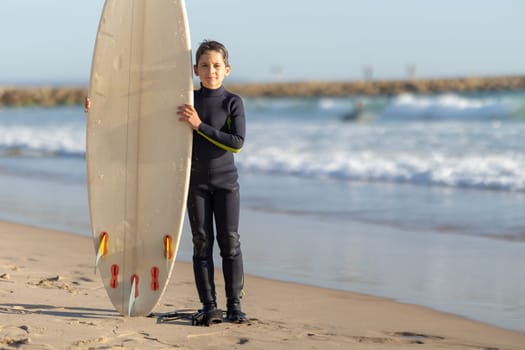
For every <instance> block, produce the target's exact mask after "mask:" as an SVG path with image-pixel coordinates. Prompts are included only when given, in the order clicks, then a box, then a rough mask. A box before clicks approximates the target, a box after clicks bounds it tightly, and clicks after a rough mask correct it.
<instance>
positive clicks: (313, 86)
mask: <svg viewBox="0 0 525 350" xmlns="http://www.w3.org/2000/svg"><path fill="white" fill-rule="evenodd" d="M227 88H228V89H230V90H231V91H233V92H235V93H238V94H239V95H241V96H245V97H256V96H265V97H310V96H311V97H320V96H353V95H398V94H401V93H407V92H408V93H419V94H433V93H444V92H468V91H511V90H525V76H502V77H465V78H450V79H415V80H373V81H350V82H322V81H318V82H314V81H310V82H308V81H307V82H280V83H243V84H239V83H237V84H235V83H231V84H227ZM85 96H87V89H86V88H85V87H31V86H22V87H0V106H7V107H11V106H14V107H17V106H37V105H38V106H58V105H81V104H82V103H83V101H84V98H85Z"/></svg>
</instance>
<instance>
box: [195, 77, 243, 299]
mask: <svg viewBox="0 0 525 350" xmlns="http://www.w3.org/2000/svg"><path fill="white" fill-rule="evenodd" d="M194 105H195V109H196V110H197V112H198V114H199V117H200V119H201V121H202V123H201V124H200V126H199V129H198V130H197V131H194V137H193V153H192V166H191V179H190V188H189V195H188V215H189V219H190V224H191V230H192V235H193V270H194V274H195V282H196V285H197V290H198V292H199V298H200V300H201V302H202V303H203V305H213V304H215V305H216V296H215V283H214V273H213V268H214V266H213V242H214V232H213V218H214V217H215V226H216V230H217V242H218V245H219V248H220V254H221V257H222V270H223V274H224V282H225V288H226V298H227V299H228V306H230V305H233V304H235V303H237V304H238V303H239V298H240V293H241V290H242V288H243V262H242V253H241V247H240V242H239V233H238V226H239V206H240V205H239V184H238V182H237V179H238V174H237V168H236V167H235V163H234V157H233V153H236V152H239V151H240V149H241V147H242V146H243V143H244V137H245V112H244V105H243V102H242V100H241V98H240V97H239V96H237V95H235V94H232V93H230V92H229V91H227V90H225V89H224V87H221V88H219V89H216V90H211V89H207V88H205V87H201V89H200V90H197V91H195V94H194Z"/></svg>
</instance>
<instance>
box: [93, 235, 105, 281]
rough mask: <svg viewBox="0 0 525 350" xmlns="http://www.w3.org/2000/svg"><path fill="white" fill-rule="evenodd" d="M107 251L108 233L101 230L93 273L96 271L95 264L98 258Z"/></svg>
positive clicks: (96, 264)
mask: <svg viewBox="0 0 525 350" xmlns="http://www.w3.org/2000/svg"><path fill="white" fill-rule="evenodd" d="M107 252H108V233H107V232H102V233H101V234H100V242H99V244H98V252H97V259H96V261H95V274H96V273H97V266H98V263H99V261H100V258H102V257H103V256H105V255H106V254H107Z"/></svg>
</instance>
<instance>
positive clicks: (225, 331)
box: [0, 221, 525, 350]
mask: <svg viewBox="0 0 525 350" xmlns="http://www.w3.org/2000/svg"><path fill="white" fill-rule="evenodd" d="M0 239H1V240H2V242H3V244H2V249H1V251H2V254H0V296H1V297H2V299H1V300H2V302H1V303H0V324H1V326H0V345H2V346H15V347H19V348H25V347H26V346H27V348H46V349H49V348H70V349H87V348H96V347H101V346H104V347H105V348H114V347H119V346H121V347H125V348H130V349H134V348H136V349H139V348H151V349H163V348H166V347H169V346H178V347H183V348H186V349H202V348H203V347H206V348H217V349H223V348H236V346H239V345H242V348H243V349H261V348H264V349H269V350H273V349H281V348H283V347H286V348H287V349H319V348H327V349H329V348H336V347H343V348H352V349H357V350H359V349H363V350H364V349H387V350H390V349H406V348H407V346H409V345H416V344H417V345H421V344H424V345H425V346H426V348H427V349H465V350H466V349H472V348H484V349H488V348H492V349H516V350H517V349H520V348H521V347H522V346H523V344H525V334H524V333H520V332H515V331H510V330H505V329H501V328H498V327H495V326H490V325H488V324H484V323H480V322H477V321H472V320H468V319H465V318H462V317H460V316H455V315H452V314H448V313H443V312H438V311H434V310H431V309H428V308H425V307H421V306H417V305H410V304H404V303H400V302H395V301H392V300H390V299H385V298H379V297H374V296H369V295H365V294H359V293H353V292H345V291H339V290H332V289H325V288H319V287H312V286H306V285H302V284H296V283H290V282H280V281H276V280H270V279H264V278H259V277H254V276H251V275H247V276H246V290H247V295H246V297H245V299H244V301H243V304H244V310H245V311H246V312H247V314H248V316H249V317H250V318H251V322H250V323H249V324H248V325H236V324H229V323H223V324H220V325H214V326H212V327H192V326H190V324H189V322H187V321H176V322H171V323H158V321H157V320H156V319H155V318H144V317H140V318H131V319H130V318H126V317H121V316H119V315H118V314H117V313H116V312H115V311H114V310H113V307H112V306H111V304H110V302H109V298H108V297H107V295H106V292H105V290H104V288H103V286H102V283H101V280H100V277H99V276H95V275H93V263H94V249H93V243H92V240H91V238H90V237H85V236H81V235H77V234H71V233H64V232H60V231H55V230H47V229H40V228H36V227H30V226H25V225H20V224H12V223H7V222H2V221H0ZM21 247H23V249H20V248H21ZM221 276H222V273H220V271H217V276H216V281H217V282H218V283H217V288H218V300H219V302H220V304H224V292H223V289H224V284H223V282H222V281H221ZM198 306H199V304H198V297H197V295H196V292H195V287H194V283H193V275H192V272H191V265H190V264H188V263H182V262H179V261H177V262H176V264H175V270H174V273H173V275H172V278H171V281H170V283H169V286H168V289H167V291H166V293H165V294H164V296H163V297H162V299H161V301H160V303H159V305H158V306H157V308H156V309H155V312H170V311H173V310H174V309H195V308H197V307H198ZM221 306H224V305H221Z"/></svg>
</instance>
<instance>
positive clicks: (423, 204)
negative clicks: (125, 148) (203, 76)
mask: <svg viewBox="0 0 525 350" xmlns="http://www.w3.org/2000/svg"><path fill="white" fill-rule="evenodd" d="M245 107H246V110H247V137H246V143H245V147H244V148H243V151H242V152H241V153H240V154H238V155H236V159H237V166H238V168H239V173H240V182H241V196H242V199H241V200H242V202H241V205H242V213H241V229H240V231H241V232H240V233H241V240H242V244H243V252H244V255H245V264H246V271H247V272H248V273H253V274H257V275H261V276H265V277H270V278H276V279H282V280H288V281H295V282H301V283H308V284H314V285H319V286H323V287H328V288H337V289H343V290H350V291H357V292H363V293H368V294H374V295H380V296H386V297H390V298H394V299H396V300H400V301H403V302H409V303H416V304H421V305H425V306H430V307H433V308H436V309H439V310H443V311H448V312H453V313H456V314H460V315H463V316H466V317H470V318H474V319H478V320H481V321H484V322H488V323H492V324H495V325H498V326H502V327H506V328H511V329H517V330H520V331H525V215H524V214H525V140H524V137H523V135H525V92H521V91H519V92H497V93H469V94H456V93H449V94H439V95H412V94H406V95H400V96H396V97H388V96H377V97H367V96H357V97H347V98H245ZM349 116H350V118H349ZM85 118H86V117H85V115H84V113H83V111H82V109H81V108H80V107H59V108H37V107H34V108H3V109H0V219H2V220H9V221H15V222H20V223H24V224H31V225H37V226H41V227H49V228H54V229H60V230H65V231H70V232H75V233H79V234H84V235H90V226H89V213H88V208H87V191H86V185H85V184H86V176H85V124H86V123H85V122H86V121H85ZM174 118H175V117H174ZM190 235H191V234H190V233H189V230H188V228H187V225H186V227H185V229H184V236H183V240H182V243H181V249H180V252H179V258H180V259H182V260H187V261H189V260H190V259H191V238H190ZM247 287H249V286H247ZM247 289H248V290H249V288H247Z"/></svg>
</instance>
